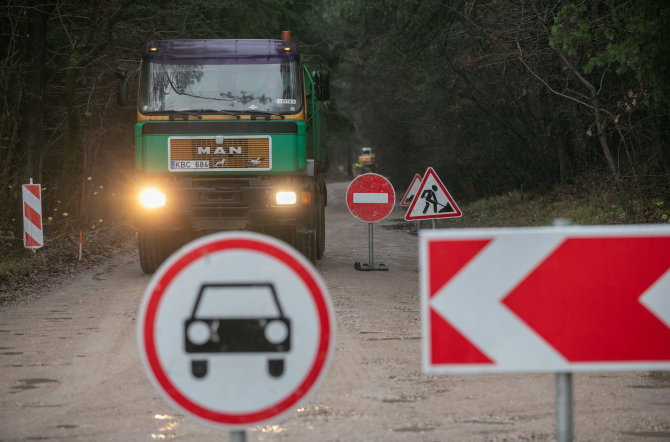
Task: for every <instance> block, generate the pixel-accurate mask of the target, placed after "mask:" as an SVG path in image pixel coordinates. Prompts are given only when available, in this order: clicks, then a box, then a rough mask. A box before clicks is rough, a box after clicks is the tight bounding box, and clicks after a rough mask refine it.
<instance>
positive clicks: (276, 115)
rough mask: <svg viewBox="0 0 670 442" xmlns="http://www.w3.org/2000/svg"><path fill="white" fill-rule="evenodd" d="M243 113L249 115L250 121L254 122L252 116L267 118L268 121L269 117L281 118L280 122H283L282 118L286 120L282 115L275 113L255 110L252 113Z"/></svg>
mask: <svg viewBox="0 0 670 442" xmlns="http://www.w3.org/2000/svg"><path fill="white" fill-rule="evenodd" d="M244 113H245V114H249V115H251V119H252V120H255V118H254V116H260V115H262V116H267V117H268V119H269V118H270V117H279V118H281V119H282V120H283V119H284V118H286V117H285V116H284V115H282V114H278V113H276V112H267V111H257V110H252V111H249V112H246V111H245V112H244Z"/></svg>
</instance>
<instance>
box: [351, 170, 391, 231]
mask: <svg viewBox="0 0 670 442" xmlns="http://www.w3.org/2000/svg"><path fill="white" fill-rule="evenodd" d="M394 204H395V191H394V190H393V186H392V185H391V183H390V182H389V180H387V179H386V178H384V177H383V176H381V175H378V174H376V173H366V174H364V175H360V176H359V177H357V178H356V179H355V180H353V181H352V182H351V184H349V188H348V189H347V207H348V208H349V211H350V212H351V214H352V215H354V216H355V217H356V218H358V219H360V220H361V221H365V222H367V223H374V222H377V221H381V220H382V219H384V218H386V216H387V215H388V214H389V213H391V210H393V205H394Z"/></svg>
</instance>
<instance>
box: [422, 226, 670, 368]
mask: <svg viewBox="0 0 670 442" xmlns="http://www.w3.org/2000/svg"><path fill="white" fill-rule="evenodd" d="M420 274H421V276H420V278H421V300H422V322H423V324H422V325H423V367H424V370H425V371H427V372H431V373H441V372H443V373H463V372H495V371H552V372H571V371H589V370H605V369H608V370H629V369H635V370H638V369H639V370H657V369H660V370H667V369H668V368H670V227H669V226H619V227H614V226H592V227H577V226H574V227H547V228H519V229H462V230H461V229H459V230H454V231H448V230H438V231H428V232H426V231H421V232H420Z"/></svg>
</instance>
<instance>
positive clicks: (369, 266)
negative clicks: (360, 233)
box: [354, 223, 389, 271]
mask: <svg viewBox="0 0 670 442" xmlns="http://www.w3.org/2000/svg"><path fill="white" fill-rule="evenodd" d="M373 224H374V223H368V250H369V253H368V261H369V262H367V263H365V262H358V261H356V263H355V264H354V268H355V269H356V270H361V271H372V270H381V271H388V269H389V268H388V266H387V265H386V264H384V263H383V262H379V263H377V264H375V260H374V249H373V246H372V242H373V241H372V240H373V233H372V226H373Z"/></svg>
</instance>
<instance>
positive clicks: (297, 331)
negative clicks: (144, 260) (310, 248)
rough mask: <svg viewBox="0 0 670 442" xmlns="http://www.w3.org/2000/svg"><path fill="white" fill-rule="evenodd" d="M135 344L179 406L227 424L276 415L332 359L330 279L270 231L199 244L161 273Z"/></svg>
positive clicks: (302, 394)
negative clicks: (273, 236)
mask: <svg viewBox="0 0 670 442" xmlns="http://www.w3.org/2000/svg"><path fill="white" fill-rule="evenodd" d="M138 327H139V329H138V344H139V348H140V355H141V358H142V360H143V362H144V365H145V368H146V371H147V373H148V375H149V378H150V379H151V381H152V382H153V384H154V386H155V387H156V388H157V389H158V390H159V391H160V392H161V393H162V394H163V396H164V397H165V398H166V399H167V400H168V402H170V403H172V404H173V405H174V406H175V407H176V408H178V409H180V410H182V411H184V412H185V413H187V414H189V415H191V416H193V417H195V418H197V419H200V420H203V421H205V422H207V423H211V424H216V425H218V426H222V427H227V428H230V429H236V428H238V429H239V428H244V427H249V426H254V425H259V424H263V423H268V422H270V421H274V420H278V419H279V418H280V417H281V416H283V415H284V414H285V413H288V412H290V411H291V410H294V409H295V408H296V407H297V406H298V404H299V403H301V402H302V401H304V400H305V399H306V398H307V396H308V394H309V393H310V392H312V391H313V390H314V389H315V387H316V386H317V384H318V383H319V381H320V380H321V379H322V377H323V375H324V373H325V369H326V367H327V365H328V363H329V361H330V359H331V355H332V350H333V343H334V334H335V322H334V314H333V308H332V306H331V302H330V297H329V295H328V292H327V290H326V287H325V284H324V283H323V281H322V280H321V278H320V276H319V274H318V272H316V270H315V269H314V268H313V267H312V265H311V264H310V263H309V262H308V261H307V260H305V259H304V257H303V256H302V255H301V254H299V253H298V252H297V251H295V250H294V249H292V248H291V247H289V246H288V245H286V244H285V243H283V242H281V241H278V240H276V239H274V238H270V237H267V236H265V235H260V234H255V233H250V232H231V233H219V234H214V235H210V236H206V237H204V238H201V239H198V240H196V241H193V242H191V243H189V244H187V245H186V246H184V247H183V248H182V249H180V250H179V251H178V252H176V253H175V254H174V255H172V256H171V257H170V258H169V259H168V260H167V261H166V262H165V263H164V264H163V265H162V266H161V267H160V268H159V269H158V271H157V272H156V273H155V275H154V276H153V278H152V279H151V281H150V283H149V286H148V287H147V290H146V292H145V294H144V298H143V301H142V304H141V309H140V315H139V321H138Z"/></svg>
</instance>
